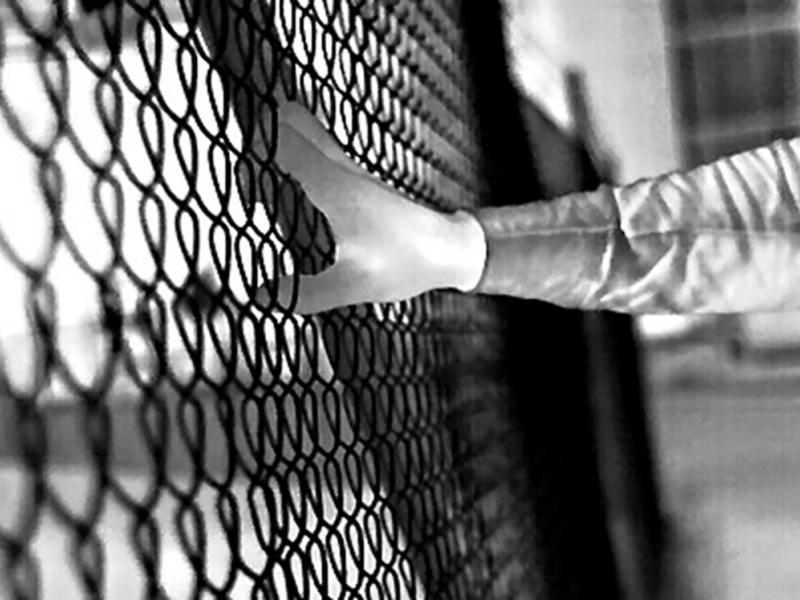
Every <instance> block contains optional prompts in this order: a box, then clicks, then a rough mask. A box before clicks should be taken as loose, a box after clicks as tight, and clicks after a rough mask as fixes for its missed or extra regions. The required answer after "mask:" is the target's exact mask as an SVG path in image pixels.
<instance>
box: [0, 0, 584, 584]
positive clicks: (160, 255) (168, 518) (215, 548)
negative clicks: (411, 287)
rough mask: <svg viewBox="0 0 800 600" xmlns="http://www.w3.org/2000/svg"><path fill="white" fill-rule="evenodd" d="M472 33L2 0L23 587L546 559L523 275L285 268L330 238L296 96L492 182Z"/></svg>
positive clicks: (406, 574) (444, 24) (385, 163)
mask: <svg viewBox="0 0 800 600" xmlns="http://www.w3.org/2000/svg"><path fill="white" fill-rule="evenodd" d="M465 57H466V51H465V48H464V42H463V39H462V35H461V28H460V8H459V3H457V2H451V1H446V0H438V1H435V0H421V1H411V0H394V1H389V0H384V1H378V0H347V1H344V0H292V1H277V2H273V1H270V0H261V1H259V2H255V1H250V0H226V1H225V2H216V1H214V0H180V1H178V0H175V1H174V2H173V1H166V0H164V1H163V2H162V1H158V0H117V1H112V2H88V1H84V2H82V3H69V2H66V1H64V0H58V1H55V2H51V1H50V0H37V1H35V2H33V1H24V2H23V1H22V0H9V1H8V2H6V3H4V4H3V5H1V6H0V153H2V156H0V181H2V182H3V186H4V188H5V192H4V194H3V200H2V204H0V281H2V282H3V300H2V302H3V304H2V311H0V312H2V315H0V323H2V325H0V394H2V396H1V397H0V433H2V435H0V504H2V510H0V551H1V554H0V556H1V557H2V563H0V569H1V570H0V574H2V576H0V597H5V596H8V597H13V598H39V597H45V598H52V597H59V598H61V599H64V598H72V597H109V598H124V597H142V596H145V597H170V598H182V597H203V598H206V597H226V598H227V597H232V598H244V597H247V598H356V597H358V598H361V597H364V598H422V597H428V598H487V597H537V594H538V593H539V592H540V591H541V590H542V589H544V586H545V584H544V583H543V581H542V572H543V571H542V569H544V570H545V571H546V569H545V568H544V567H541V568H540V569H539V571H537V570H536V569H534V568H532V565H535V564H536V562H537V561H538V560H540V558H539V555H538V551H537V548H538V546H539V545H540V543H541V542H540V540H541V537H542V536H544V537H547V535H548V534H547V532H545V533H541V534H537V533H536V532H535V528H534V527H533V521H534V520H535V518H534V517H535V511H532V510H529V503H530V502H531V499H532V498H533V497H534V496H535V495H534V494H533V493H532V491H531V485H532V484H531V480H530V477H529V475H530V467H529V466H526V467H525V468H523V466H522V465H521V461H522V460H523V458H524V456H525V447H526V444H529V443H530V442H529V440H526V437H525V436H526V434H525V432H524V431H522V430H521V429H520V427H518V426H515V423H514V419H515V413H514V412H513V411H512V410H510V409H508V408H507V407H508V404H507V403H506V400H507V399H508V397H510V396H511V395H513V393H514V392H513V390H512V387H513V385H514V384H513V382H514V379H513V378H512V377H509V376H508V374H509V369H510V368H511V367H509V365H508V362H507V356H508V348H507V344H508V341H507V334H508V328H509V326H508V319H507V315H506V314H505V311H504V309H503V308H502V306H501V305H499V304H497V303H496V302H494V301H492V300H489V299H485V298H478V297H467V296H463V295H457V294H450V293H446V292H441V293H435V294H428V295H425V296H423V297H420V298H417V299H415V300H413V301H408V302H402V303H397V304H393V305H381V306H359V307H353V308H349V309H343V310H337V311H332V312H329V313H326V314H324V315H320V316H317V317H313V318H302V317H299V316H296V315H294V314H292V310H291V309H292V304H291V303H292V302H293V301H294V299H293V298H292V299H291V300H290V301H289V304H286V305H282V304H281V302H280V301H279V299H278V298H279V297H283V296H281V295H280V294H279V290H278V289H277V285H278V284H277V283H276V282H277V281H278V279H277V275H279V274H289V275H293V277H291V278H289V279H287V280H284V281H286V282H287V283H286V285H290V286H293V287H294V286H295V285H296V275H297V274H298V273H301V272H314V271H317V270H320V269H322V268H324V266H325V265H326V264H329V262H330V258H331V251H332V241H331V236H330V235H329V232H328V230H327V227H326V225H325V223H324V220H323V219H322V218H321V216H320V213H318V212H317V211H316V210H315V209H313V208H312V207H311V206H310V205H309V204H308V203H307V202H306V200H305V199H304V197H303V193H302V190H301V189H300V187H299V185H298V184H297V183H296V182H295V181H294V180H293V179H292V178H291V173H284V172H282V171H281V170H280V165H276V164H275V163H274V161H273V157H274V153H275V148H276V144H279V143H280V140H279V139H277V136H276V135H275V133H274V132H275V131H276V115H277V113H278V111H280V110H281V107H282V106H284V103H285V102H286V101H287V100H295V101H299V102H301V103H303V104H304V105H305V106H306V107H308V108H309V110H311V111H312V112H314V113H315V114H316V116H317V118H319V119H320V121H321V122H322V123H324V124H325V126H326V127H327V128H328V129H329V130H330V131H331V132H332V133H333V134H334V136H335V137H336V138H337V139H338V141H339V142H340V143H341V145H342V146H343V147H344V148H345V150H346V151H347V152H348V153H349V154H350V156H351V157H353V158H354V159H355V160H356V161H357V162H358V163H360V164H361V165H362V166H363V167H364V168H366V169H368V170H369V171H371V172H372V173H373V174H375V175H376V176H379V177H381V178H382V179H383V180H385V181H386V182H388V183H389V184H391V185H393V186H395V187H396V188H398V189H400V190H402V191H403V192H405V193H406V194H407V195H409V196H410V197H411V198H413V199H414V200H416V201H419V202H423V203H426V204H429V205H432V206H435V207H437V208H441V209H448V210H449V209H455V208H460V207H466V208H469V207H474V206H476V205H477V204H478V203H479V202H480V198H479V196H480V194H479V189H481V181H480V176H479V169H478V153H477V151H476V144H475V141H474V139H473V136H474V131H475V123H474V118H473V115H472V111H473V108H472V102H471V95H470V91H469V85H468V81H469V79H468V76H467V72H466V68H467V65H466V63H465V60H466V59H465ZM290 296H291V294H290ZM517 367H519V365H517ZM524 368H525V367H524V366H523V367H522V369H524ZM518 370H519V369H518ZM542 427H543V428H546V427H547V426H546V425H542ZM540 433H541V434H542V436H543V439H544V438H546V435H545V432H544V431H542V432H540ZM557 447H558V444H555V443H554V444H553V445H552V448H551V449H550V450H548V449H547V448H545V449H541V448H540V458H541V457H550V458H552V456H553V454H554V453H556V452H557ZM542 460H544V459H542ZM537 485H540V486H544V487H547V485H548V483H547V482H546V481H542V480H541V479H540V480H539V482H538V484H537ZM541 496H542V493H541V491H539V492H538V497H539V498H541ZM557 501H558V499H557V496H554V497H553V498H551V499H550V501H549V502H550V504H548V506H550V507H551V508H552V504H553V503H555V502H557ZM551 508H550V509H551ZM550 509H548V510H550ZM555 523H556V524H555V525H553V526H554V527H556V528H558V522H555ZM553 531H555V530H553ZM550 535H551V537H552V536H556V537H557V536H558V532H557V531H555V532H552V531H551V534H550ZM587 535H589V534H588V533H587ZM565 539H571V538H570V537H569V536H568V535H565ZM570 543H571V542H570ZM523 557H524V558H523ZM576 589H577V588H576ZM561 597H564V598H566V597H568V596H567V595H564V596H561Z"/></svg>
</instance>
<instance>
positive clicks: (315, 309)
mask: <svg viewBox="0 0 800 600" xmlns="http://www.w3.org/2000/svg"><path fill="white" fill-rule="evenodd" d="M364 283H365V282H364V278H363V277H359V276H357V274H356V273H355V272H354V271H353V270H352V269H351V268H348V267H347V266H346V265H344V264H342V263H336V264H334V265H333V266H332V267H330V268H329V269H326V270H325V271H323V272H322V273H319V274H316V275H299V276H284V277H281V278H280V280H279V281H278V303H279V304H280V306H281V307H282V308H284V309H286V310H291V311H292V312H295V313H297V314H301V315H313V314H316V313H319V312H322V311H326V310H331V309H332V308H338V307H340V306H347V305H350V304H358V303H360V302H368V301H370V300H369V299H367V298H365V297H364V292H365V290H364V289H363V287H364Z"/></svg>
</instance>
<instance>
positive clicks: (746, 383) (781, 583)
mask: <svg viewBox="0 0 800 600" xmlns="http://www.w3.org/2000/svg"><path fill="white" fill-rule="evenodd" d="M508 7H509V13H508V18H509V32H508V36H509V40H510V45H511V49H512V55H513V57H514V59H515V62H514V64H515V71H516V76H517V80H518V82H519V85H520V88H521V89H522V90H523V91H524V93H525V95H527V97H528V98H531V99H532V100H533V101H534V102H535V103H537V104H538V105H539V106H541V107H544V108H545V109H546V110H547V111H548V112H549V114H550V115H551V117H552V118H553V120H554V121H556V122H558V123H560V124H561V125H562V126H563V127H565V128H567V129H569V128H576V127H577V128H580V127H581V126H582V125H581V123H580V122H578V123H576V122H575V121H576V119H575V117H576V115H575V109H574V100H571V91H570V85H569V82H568V78H567V77H565V76H564V73H565V72H568V73H569V72H572V73H574V74H577V76H578V78H579V80H580V81H581V85H582V88H583V93H584V98H585V99H586V100H587V103H588V106H589V110H590V112H591V117H590V119H588V121H589V122H590V123H591V125H592V131H590V132H588V133H589V135H590V136H592V137H593V139H594V142H595V145H596V146H598V147H601V148H602V149H603V150H604V151H605V152H606V156H607V159H610V161H611V162H612V163H613V166H614V178H615V179H616V181H618V182H620V183H623V182H630V181H633V180H635V179H637V178H640V177H647V176H652V175H657V174H660V173H663V172H667V171H670V170H673V169H676V168H685V167H691V166H693V165H697V164H701V163H704V162H707V161H710V160H712V159H714V158H716V157H718V156H721V155H725V154H729V153H733V152H736V151H740V150H744V149H748V148H752V147H757V146H759V145H762V144H765V143H768V142H770V141H771V140H775V139H777V138H790V137H794V136H796V135H797V134H798V132H800V87H799V86H798V75H799V74H800V70H799V67H800V20H799V18H800V17H799V16H798V2H797V0H511V1H510V2H509V3H508ZM577 116H578V118H579V119H580V118H581V115H577ZM579 133H580V132H579ZM637 329H638V333H639V337H640V344H641V347H642V350H643V354H642V360H643V364H644V370H645V375H646V381H647V385H646V387H647V391H648V396H649V403H650V409H651V417H652V425H653V433H654V442H655V453H656V456H657V458H658V462H659V467H658V470H659V475H660V480H661V487H662V492H663V494H664V500H665V504H666V505H667V510H668V512H670V513H671V514H672V515H673V516H674V517H675V518H676V520H677V521H676V522H677V523H678V524H679V527H680V528H681V529H682V534H681V535H683V536H684V537H683V541H682V543H684V544H685V549H686V550H688V551H687V552H686V553H685V554H684V558H683V559H682V560H684V561H685V564H687V565H688V566H689V568H688V571H687V572H688V573H691V574H692V577H691V578H692V581H691V584H690V585H689V586H688V588H684V589H682V590H681V591H680V592H679V597H692V595H691V594H694V595H696V596H697V597H700V598H717V599H728V600H733V599H735V600H744V599H753V600H755V599H757V598H782V599H789V598H795V597H796V596H797V590H798V589H800V314H753V315H726V316H718V317H715V316H708V317H681V316H664V317H662V316H645V317H642V318H640V319H638V323H637ZM690 592H691V593H690Z"/></svg>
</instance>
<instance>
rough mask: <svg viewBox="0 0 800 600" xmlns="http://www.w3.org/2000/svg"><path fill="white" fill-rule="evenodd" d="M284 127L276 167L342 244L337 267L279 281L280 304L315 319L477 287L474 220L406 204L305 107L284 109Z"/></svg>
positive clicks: (478, 236) (478, 235)
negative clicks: (357, 162) (433, 292)
mask: <svg viewBox="0 0 800 600" xmlns="http://www.w3.org/2000/svg"><path fill="white" fill-rule="evenodd" d="M279 121H280V123H279V130H278V147H277V154H276V162H277V163H278V165H279V167H280V168H281V169H283V170H285V171H286V172H287V173H289V174H290V175H291V176H292V177H294V178H295V179H297V180H298V181H299V183H300V184H301V185H302V187H303V189H304V190H305V192H306V194H307V195H308V197H309V199H310V200H311V201H312V202H313V203H314V204H315V205H316V206H317V207H318V208H319V209H320V210H321V211H322V213H323V214H324V215H325V216H326V217H327V219H328V221H329V223H330V226H331V229H332V231H333V237H334V242H335V246H336V249H335V260H334V264H333V266H331V267H329V268H328V269H326V270H324V271H322V272H321V273H319V274H316V275H300V276H299V278H298V280H297V287H296V288H295V287H294V285H293V278H284V279H283V280H281V281H280V283H279V286H278V289H279V290H280V291H279V296H280V301H281V304H282V305H285V306H286V305H288V306H291V305H292V304H294V310H295V312H298V313H300V314H313V313H317V312H320V311H324V310H329V309H332V308H336V307H339V306H346V305H349V304H357V303H363V302H392V301H397V300H404V299H407V298H410V297H412V296H416V295H418V294H420V293H423V292H426V291H429V290H432V289H438V288H457V289H461V290H463V291H468V290H471V289H473V288H474V287H475V286H476V285H477V284H478V280H479V279H480V276H481V274H482V271H483V265H484V261H485V256H486V242H485V238H484V233H483V230H482V228H481V226H480V225H479V223H478V221H477V219H475V217H473V216H471V215H469V214H467V213H465V212H457V213H454V214H446V213H441V212H437V211H435V210H431V209H429V208H426V207H424V206H421V205H419V204H415V203H413V202H411V201H409V200H407V199H405V198H404V197H403V196H402V195H401V194H399V193H398V192H397V191H395V190H394V189H392V188H390V187H389V186H387V185H384V184H383V183H381V182H380V181H379V180H378V179H376V178H374V177H373V176H371V175H370V174H368V173H367V172H366V171H364V170H363V169H361V168H359V167H358V166H357V165H355V164H354V163H353V162H352V161H351V160H350V159H349V158H348V157H347V156H346V155H345V153H344V152H343V151H342V150H341V148H340V147H339V145H338V144H337V143H336V141H335V140H334V139H333V138H332V137H331V136H330V135H329V134H328V132H327V131H326V130H325V129H324V128H323V127H322V125H321V124H320V123H319V121H318V120H317V119H316V118H315V117H314V116H313V115H312V114H310V113H309V112H308V111H307V110H306V109H305V108H303V107H302V106H300V105H299V104H296V103H288V104H285V105H283V106H281V109H280V112H279ZM295 298H296V303H293V302H292V301H293V300H294V299H295Z"/></svg>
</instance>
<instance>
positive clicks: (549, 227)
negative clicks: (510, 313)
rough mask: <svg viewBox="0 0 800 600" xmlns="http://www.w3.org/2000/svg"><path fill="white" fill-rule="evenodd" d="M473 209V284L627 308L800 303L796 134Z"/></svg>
mask: <svg viewBox="0 0 800 600" xmlns="http://www.w3.org/2000/svg"><path fill="white" fill-rule="evenodd" d="M477 217H478V220H479V222H480V223H481V225H482V226H483V229H484V232H485V234H486V241H487V249H488V250H487V257H486V264H485V267H484V271H483V275H482V277H481V280H480V282H479V284H478V287H477V289H476V291H477V292H483V293H492V294H505V295H510V296H517V297H528V298H537V299H541V300H545V301H548V302H552V303H555V304H559V305H562V306H568V307H575V308H582V309H586V310H594V309H607V310H614V311H620V312H629V313H733V312H750V311H775V310H789V309H800V139H794V140H791V141H783V140H782V141H778V142H775V143H773V144H771V145H769V146H765V147H763V148H758V149H756V150H752V151H749V152H744V153H741V154H737V155H734V156H731V157H727V158H724V159H721V160H718V161H716V162H713V163H711V164H708V165H705V166H702V167H698V168H696V169H693V170H691V171H687V172H674V173H670V174H668V175H664V176H662V177H658V178H653V179H643V180H640V181H637V182H635V183H633V184H631V185H627V186H622V187H611V186H602V187H600V188H599V189H597V190H595V191H593V192H584V193H576V194H571V195H568V196H564V197H561V198H558V199H556V200H553V201H549V202H533V203H530V204H526V205H522V206H513V207H503V208H488V209H483V210H481V211H479V213H478V214H477Z"/></svg>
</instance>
